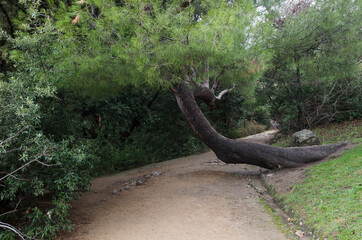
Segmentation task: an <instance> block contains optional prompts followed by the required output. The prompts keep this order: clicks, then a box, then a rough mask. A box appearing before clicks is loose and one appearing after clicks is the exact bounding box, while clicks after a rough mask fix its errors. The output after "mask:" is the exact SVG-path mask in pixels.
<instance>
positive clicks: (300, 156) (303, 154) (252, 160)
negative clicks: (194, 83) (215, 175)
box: [173, 82, 347, 169]
mask: <svg viewBox="0 0 362 240" xmlns="http://www.w3.org/2000/svg"><path fill="white" fill-rule="evenodd" d="M173 90H174V94H175V97H176V100H177V103H178V106H179V108H180V110H181V112H182V114H183V115H184V117H185V118H186V120H187V121H188V123H189V124H190V125H191V127H192V129H193V130H194V131H195V133H196V134H197V135H198V136H199V137H200V138H201V140H202V141H204V142H205V143H206V145H207V146H208V147H209V148H211V149H212V150H213V151H214V152H215V154H216V156H217V157H218V158H219V159H220V160H221V161H223V162H225V163H233V164H237V163H246V164H251V165H256V166H260V167H264V168H269V169H272V168H291V167H298V166H301V165H303V164H306V163H309V162H314V161H318V160H321V159H323V158H325V157H327V156H328V155H330V154H332V153H334V152H335V151H337V150H338V149H339V148H341V147H343V146H345V145H347V143H339V144H331V145H324V146H312V147H303V148H277V147H272V146H268V145H262V144H257V143H249V142H245V141H237V140H233V139H228V138H226V137H224V136H222V135H221V134H219V133H218V132H217V131H216V130H215V129H214V128H213V127H212V126H211V125H210V123H209V121H208V120H207V119H206V118H205V116H204V115H203V113H202V112H201V110H200V108H199V106H198V105H197V103H196V100H195V97H194V95H193V92H192V90H191V89H190V87H189V85H188V83H185V82H181V83H179V84H177V85H175V86H174V88H173Z"/></svg>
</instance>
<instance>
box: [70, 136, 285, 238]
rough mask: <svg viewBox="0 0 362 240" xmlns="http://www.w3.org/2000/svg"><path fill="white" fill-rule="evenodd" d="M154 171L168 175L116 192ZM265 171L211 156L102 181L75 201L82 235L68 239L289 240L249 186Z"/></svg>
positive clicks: (77, 228)
mask: <svg viewBox="0 0 362 240" xmlns="http://www.w3.org/2000/svg"><path fill="white" fill-rule="evenodd" d="M269 133H270V132H269ZM269 133H266V135H268V134H269ZM264 135H265V134H264ZM262 139H265V137H264V138H262ZM249 140H250V139H249ZM254 140H255V138H254ZM258 141H259V140H258ZM154 171H158V172H164V173H163V174H161V175H159V176H157V177H149V178H147V180H146V181H145V182H144V183H142V184H140V185H138V186H137V185H134V186H132V187H130V188H129V189H128V190H126V191H123V192H117V193H116V194H114V192H115V191H114V190H119V189H121V188H122V186H124V183H127V182H128V183H129V182H131V180H132V179H137V178H138V177H140V176H143V175H145V174H149V173H151V172H154ZM260 171H261V169H260V168H258V167H253V166H248V165H226V164H223V163H222V162H220V161H218V160H217V158H216V156H215V155H214V154H213V153H212V152H208V153H204V154H200V155H194V156H190V157H185V158H180V159H176V160H171V161H168V162H164V163H160V164H156V165H153V166H147V167H143V168H140V169H134V170H131V171H127V172H123V173H120V174H117V175H113V176H108V177H101V178H97V179H95V180H94V181H93V184H92V188H91V191H90V192H87V193H85V194H84V195H83V197H82V198H81V199H80V200H78V201H75V202H73V204H72V205H73V210H72V212H71V216H72V218H73V220H74V222H75V223H76V224H77V227H76V231H75V232H73V233H72V234H70V235H67V236H64V237H63V239H74V240H77V239H78V240H81V239H84V240H93V239H94V240H115V239H125V240H156V239H157V240H213V239H214V240H223V239H226V240H249V239H250V240H259V239H263V240H272V239H275V240H283V239H286V237H285V236H284V234H283V233H281V232H280V231H279V230H278V228H277V226H275V225H274V223H273V220H272V217H271V216H269V215H268V213H266V211H265V210H264V207H263V206H262V205H261V204H260V200H259V196H258V194H257V193H256V192H255V190H254V189H253V188H251V187H250V186H249V185H248V178H255V179H256V178H257V175H258V174H259V173H260Z"/></svg>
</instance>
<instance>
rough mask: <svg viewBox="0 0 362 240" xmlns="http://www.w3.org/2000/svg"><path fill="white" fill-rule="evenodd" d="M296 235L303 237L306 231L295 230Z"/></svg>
mask: <svg viewBox="0 0 362 240" xmlns="http://www.w3.org/2000/svg"><path fill="white" fill-rule="evenodd" d="M295 235H297V236H298V237H300V238H302V237H304V235H305V232H303V231H301V230H298V231H296V232H295Z"/></svg>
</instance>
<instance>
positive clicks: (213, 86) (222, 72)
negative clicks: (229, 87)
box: [211, 68, 225, 93]
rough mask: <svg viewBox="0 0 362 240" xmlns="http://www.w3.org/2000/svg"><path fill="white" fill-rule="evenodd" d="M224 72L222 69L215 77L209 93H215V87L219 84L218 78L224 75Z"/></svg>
mask: <svg viewBox="0 0 362 240" xmlns="http://www.w3.org/2000/svg"><path fill="white" fill-rule="evenodd" d="M224 72H225V68H222V69H221V71H220V72H219V73H218V74H217V75H216V77H215V80H214V84H213V85H212V89H211V92H212V93H215V90H216V88H217V85H218V84H219V77H220V76H221V75H222V74H224Z"/></svg>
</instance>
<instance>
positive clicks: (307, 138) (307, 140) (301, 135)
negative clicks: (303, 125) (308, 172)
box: [290, 129, 321, 147]
mask: <svg viewBox="0 0 362 240" xmlns="http://www.w3.org/2000/svg"><path fill="white" fill-rule="evenodd" d="M320 144H321V141H320V140H319V138H318V137H317V136H316V135H315V134H314V133H313V132H312V131H311V130H307V129H303V130H301V131H299V132H296V133H294V134H293V136H292V140H291V142H290V146H292V147H305V146H312V145H320Z"/></svg>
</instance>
